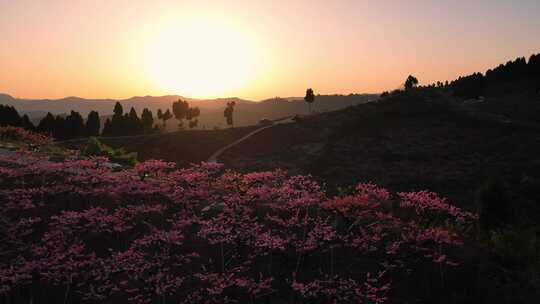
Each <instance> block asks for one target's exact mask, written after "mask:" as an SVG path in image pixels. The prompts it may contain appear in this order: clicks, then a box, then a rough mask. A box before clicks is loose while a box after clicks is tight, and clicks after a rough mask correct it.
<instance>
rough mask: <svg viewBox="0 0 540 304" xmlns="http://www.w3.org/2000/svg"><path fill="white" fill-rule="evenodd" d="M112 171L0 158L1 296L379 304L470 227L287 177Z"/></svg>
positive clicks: (412, 199)
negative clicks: (401, 280)
mask: <svg viewBox="0 0 540 304" xmlns="http://www.w3.org/2000/svg"><path fill="white" fill-rule="evenodd" d="M105 162H106V160H105V159H103V158H89V159H78V158H68V159H66V160H65V161H63V162H60V163H55V162H52V161H49V160H48V159H47V158H46V157H44V156H38V155H36V154H33V153H29V152H20V153H17V154H16V155H0V210H1V211H0V239H1V240H2V242H0V297H2V299H7V301H8V302H11V303H19V302H30V299H33V301H35V302H40V299H39V297H45V295H44V294H46V297H48V299H52V300H51V301H53V302H66V301H70V302H87V303H104V302H107V303H113V302H123V303H125V302H130V303H152V302H159V303H165V302H169V303H172V302H177V303H178V302H180V303H232V302H236V303H245V302H263V303H275V302H279V301H282V302H283V301H285V302H287V301H288V302H302V301H304V302H310V301H313V300H315V299H316V300H317V301H320V302H329V303H342V302H347V303H349V302H351V303H384V302H385V301H387V299H389V298H391V297H392V283H393V282H394V281H395V280H398V279H399V278H403V277H406V276H407V275H408V274H409V273H410V271H411V269H412V271H414V269H415V267H416V266H417V265H419V263H424V264H427V265H436V266H437V267H441V269H442V270H441V271H444V269H446V268H448V269H451V267H454V266H456V265H458V264H459V261H457V260H456V259H455V258H454V257H453V256H452V252H454V249H456V248H459V247H460V246H462V245H463V243H464V235H463V234H461V233H460V232H459V231H465V229H463V230H460V229H453V228H454V227H455V226H463V225H471V224H472V221H473V220H474V219H475V215H474V214H471V213H468V212H465V211H462V210H460V209H458V208H456V207H454V206H451V205H449V204H448V203H447V202H446V201H445V200H444V199H441V198H439V197H438V196H436V195H435V194H433V193H430V192H412V193H399V194H398V195H397V197H393V196H392V195H391V194H390V193H389V192H388V191H386V190H385V189H382V188H380V187H377V186H375V185H372V184H359V185H358V186H357V187H356V188H355V190H354V191H353V192H352V193H350V194H348V195H340V196H335V197H328V196H327V194H326V193H325V192H324V191H323V190H322V188H321V186H320V185H319V184H318V183H317V182H315V181H314V180H313V179H312V178H310V177H309V176H288V175H287V173H286V172H284V171H273V172H259V173H250V174H240V173H236V172H231V171H225V170H224V169H223V166H222V165H220V164H215V163H201V164H199V165H194V166H192V167H190V168H186V169H178V168H176V167H175V166H174V164H172V163H167V162H162V161H148V162H143V163H140V164H138V165H137V166H135V167H134V168H127V169H123V170H120V171H118V170H113V169H111V168H110V167H108V166H106V165H104V164H105ZM396 199H397V200H398V201H399V203H398V204H393V202H394V201H395V200H396ZM411 208H413V209H414V210H415V215H414V216H410V215H407V212H406V211H407V210H409V209H411ZM441 214H442V215H444V216H445V217H446V218H445V219H446V222H445V223H444V224H441V225H440V221H428V222H427V223H428V224H426V219H427V218H430V217H436V218H437V217H439V216H440V215H441ZM448 221H451V222H452V225H453V226H452V225H448ZM451 226H452V228H451ZM424 264H423V265H424ZM443 266H444V267H443ZM44 290H47V292H43V291H44ZM41 300H43V299H41Z"/></svg>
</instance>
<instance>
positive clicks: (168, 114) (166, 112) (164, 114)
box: [161, 109, 173, 129]
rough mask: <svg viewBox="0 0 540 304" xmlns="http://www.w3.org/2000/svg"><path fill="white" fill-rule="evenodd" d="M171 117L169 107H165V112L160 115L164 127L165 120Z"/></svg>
mask: <svg viewBox="0 0 540 304" xmlns="http://www.w3.org/2000/svg"><path fill="white" fill-rule="evenodd" d="M171 118H173V116H172V114H171V111H169V109H167V111H165V113H163V114H162V115H161V120H163V128H164V129H165V127H166V126H167V120H169V119H171Z"/></svg>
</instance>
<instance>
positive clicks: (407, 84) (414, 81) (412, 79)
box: [404, 75, 418, 90]
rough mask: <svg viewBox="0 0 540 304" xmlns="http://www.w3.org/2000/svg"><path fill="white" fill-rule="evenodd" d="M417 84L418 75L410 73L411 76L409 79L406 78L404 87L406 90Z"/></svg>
mask: <svg viewBox="0 0 540 304" xmlns="http://www.w3.org/2000/svg"><path fill="white" fill-rule="evenodd" d="M417 85H418V79H416V77H414V76H413V75H409V77H407V80H405V84H404V87H405V90H411V89H412V88H414V87H416V86H417Z"/></svg>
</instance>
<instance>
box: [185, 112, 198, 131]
mask: <svg viewBox="0 0 540 304" xmlns="http://www.w3.org/2000/svg"><path fill="white" fill-rule="evenodd" d="M200 115H201V110H199V108H198V107H195V108H189V109H188V111H187V114H186V119H187V120H188V121H189V128H190V129H193V128H194V127H196V126H197V124H198V123H199V121H198V119H197V117H199V116H200Z"/></svg>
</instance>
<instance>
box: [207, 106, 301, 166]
mask: <svg viewBox="0 0 540 304" xmlns="http://www.w3.org/2000/svg"><path fill="white" fill-rule="evenodd" d="M292 121H293V120H292V118H291V117H286V118H282V119H278V120H274V121H272V124H269V125H266V126H263V127H260V128H258V129H256V130H253V131H251V132H249V133H248V134H246V135H244V136H243V137H242V138H239V139H237V140H235V141H234V142H232V143H230V144H228V145H226V146H224V147H222V148H221V149H219V150H217V151H216V152H214V153H213V154H212V155H211V156H210V157H209V158H208V160H207V162H213V163H215V162H218V157H219V156H220V155H221V154H223V152H225V151H227V150H228V149H230V148H232V147H234V146H236V145H238V144H239V143H241V142H243V141H245V140H247V139H248V138H250V137H251V136H253V135H255V134H257V133H260V132H262V131H264V130H266V129H268V128H271V127H273V126H275V125H278V124H284V123H290V122H292Z"/></svg>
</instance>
